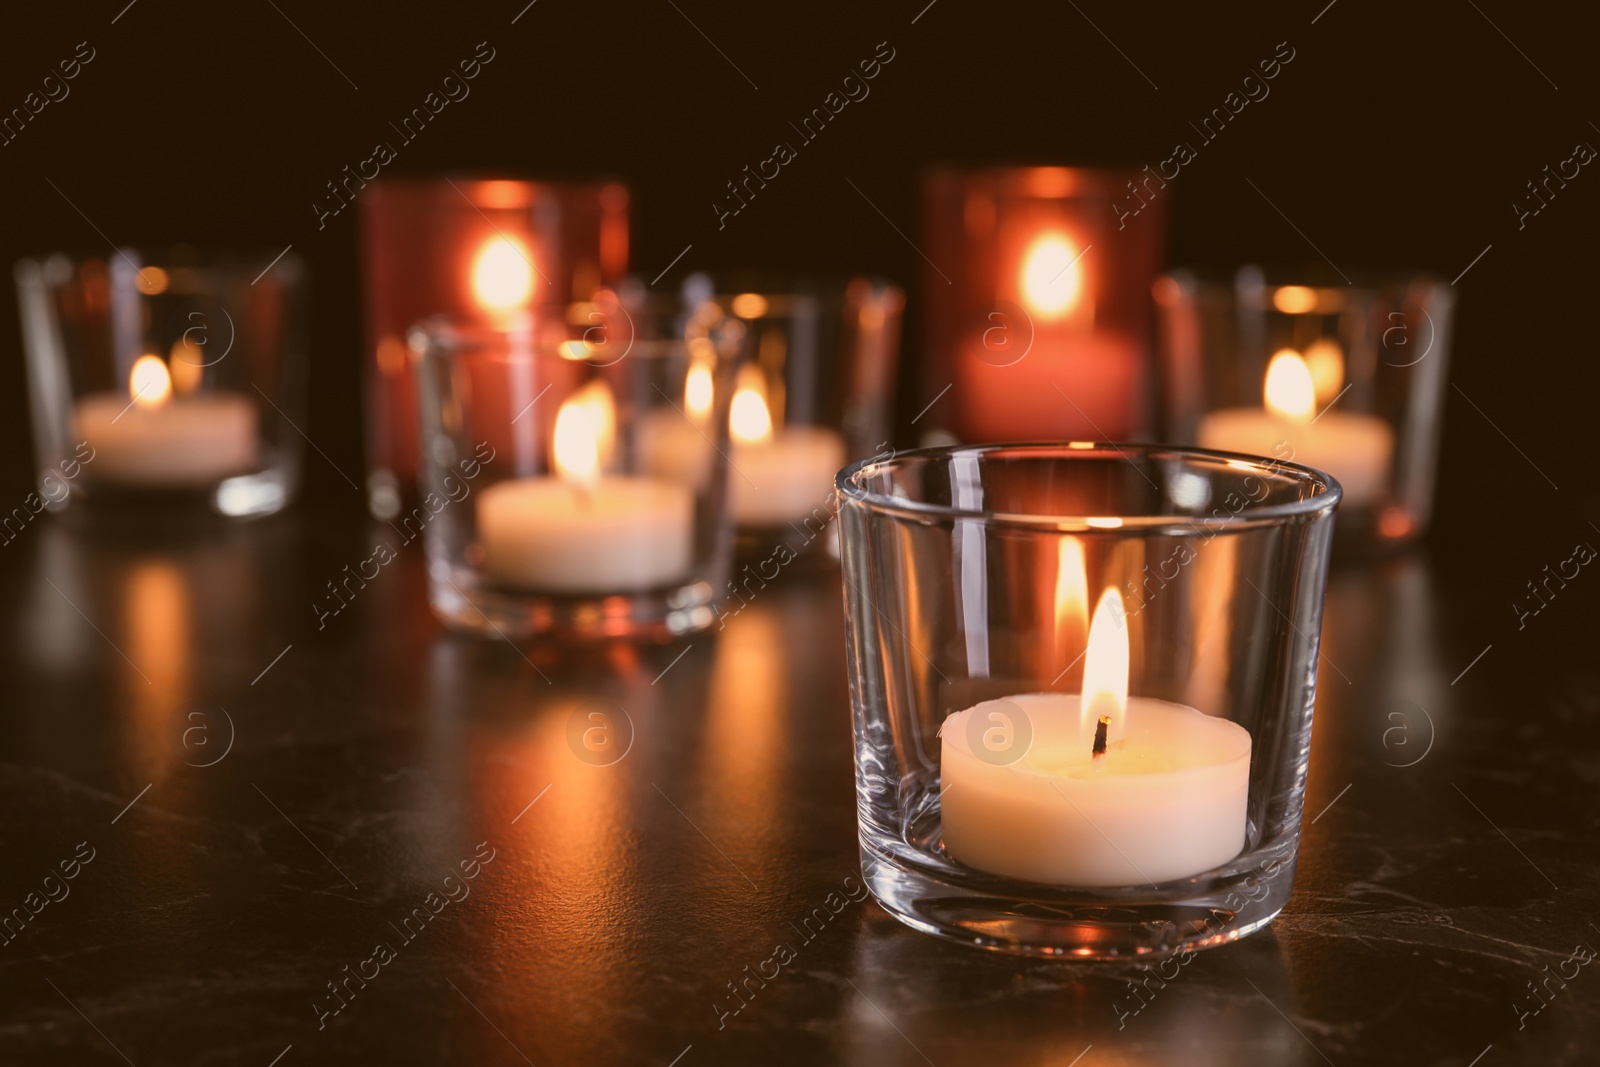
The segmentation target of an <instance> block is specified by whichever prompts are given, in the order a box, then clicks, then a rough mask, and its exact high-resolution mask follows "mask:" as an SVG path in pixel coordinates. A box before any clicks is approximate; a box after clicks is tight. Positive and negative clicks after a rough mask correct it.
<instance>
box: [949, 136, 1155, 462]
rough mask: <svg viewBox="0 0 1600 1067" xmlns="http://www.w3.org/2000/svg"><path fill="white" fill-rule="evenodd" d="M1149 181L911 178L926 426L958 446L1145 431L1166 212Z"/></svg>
mask: <svg viewBox="0 0 1600 1067" xmlns="http://www.w3.org/2000/svg"><path fill="white" fill-rule="evenodd" d="M1154 182H1159V179H1158V178H1153V177H1151V176H1150V175H1149V174H1147V173H1144V172H1140V171H1133V170H1127V171H1124V170H1102V169H1088V168H1079V167H1010V168H991V169H984V170H953V169H947V168H941V169H936V170H933V171H930V172H929V173H928V174H927V175H925V177H924V179H923V183H922V194H923V205H924V231H923V235H924V242H925V243H924V249H925V251H926V253H927V259H928V265H927V269H926V270H925V271H924V285H923V297H924V300H925V303H926V313H925V314H926V318H925V323H926V327H927V334H926V336H925V337H924V345H925V346H926V353H927V357H928V359H929V373H928V374H926V375H924V376H923V382H924V383H925V389H926V393H925V402H927V403H930V404H931V403H933V402H934V400H935V399H936V398H938V397H940V395H941V393H942V391H944V390H946V389H948V393H949V395H948V396H944V397H943V401H944V402H943V403H940V404H937V405H935V406H934V407H933V408H932V409H931V410H930V411H929V415H930V418H929V420H928V421H929V423H931V424H933V427H938V428H943V429H945V430H947V431H949V432H951V433H953V434H955V435H956V436H957V437H958V438H960V439H962V440H965V441H969V442H974V441H997V440H1005V441H1016V440H1027V439H1060V438H1069V439H1071V438H1097V439H1099V440H1127V439H1129V438H1131V437H1135V436H1138V435H1139V434H1140V433H1141V432H1142V431H1143V430H1144V429H1145V428H1146V426H1147V424H1148V421H1149V414H1150V410H1151V403H1150V396H1151V387H1152V382H1153V374H1152V370H1151V363H1152V360H1151V315H1150V306H1149V304H1150V297H1149V293H1150V284H1151V282H1152V280H1153V279H1154V278H1155V276H1156V273H1157V271H1158V270H1159V267H1160V258H1161V245H1162V236H1163V232H1164V215H1165V206H1166V204H1165V200H1163V199H1162V198H1161V196H1160V195H1159V189H1149V188H1147V187H1146V186H1147V184H1149V183H1154ZM1130 203H1131V204H1133V205H1134V206H1138V205H1141V204H1142V205H1143V208H1142V209H1141V210H1139V211H1138V212H1137V213H1135V212H1133V211H1131V210H1130V209H1129V207H1128V205H1129V204H1130Z"/></svg>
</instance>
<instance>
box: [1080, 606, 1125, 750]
mask: <svg viewBox="0 0 1600 1067" xmlns="http://www.w3.org/2000/svg"><path fill="white" fill-rule="evenodd" d="M1126 618H1127V612H1126V611H1125V610H1124V608H1123V606H1122V594H1121V593H1119V592H1117V590H1116V589H1114V588H1112V589H1107V590H1106V591H1105V592H1104V593H1102V594H1100V602H1099V603H1098V604H1096V605H1095V609H1094V618H1093V620H1091V621H1090V623H1089V649H1088V651H1087V652H1085V653H1084V656H1083V703H1082V706H1081V709H1080V715H1081V716H1082V720H1083V728H1084V736H1085V737H1092V736H1093V735H1094V730H1095V726H1096V725H1097V724H1098V723H1099V721H1100V717H1101V716H1102V715H1105V716H1109V717H1110V719H1111V724H1110V727H1109V728H1108V736H1109V738H1110V740H1112V741H1117V740H1120V739H1121V737H1122V734H1123V730H1124V729H1125V726H1126V722H1127V717H1128V624H1127V621H1126Z"/></svg>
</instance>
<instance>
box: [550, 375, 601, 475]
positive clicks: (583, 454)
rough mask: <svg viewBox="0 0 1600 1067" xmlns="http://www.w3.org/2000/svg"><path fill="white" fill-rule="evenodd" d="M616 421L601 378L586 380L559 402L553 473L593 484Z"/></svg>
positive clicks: (553, 450)
mask: <svg viewBox="0 0 1600 1067" xmlns="http://www.w3.org/2000/svg"><path fill="white" fill-rule="evenodd" d="M616 425H617V415H616V407H615V405H614V404H613V403H612V400H611V390H609V389H607V388H606V384H605V383H604V382H601V381H594V382H590V383H589V384H588V385H586V386H584V387H583V388H582V389H579V390H578V391H577V392H576V393H574V394H572V396H571V397H569V398H568V399H567V401H566V403H564V404H562V405H561V410H560V411H558V412H557V413H556V429H555V440H554V444H553V447H552V452H553V454H554V458H555V467H556V473H557V474H558V475H560V476H561V478H562V480H563V481H567V482H572V483H575V484H578V485H583V486H593V485H594V483H595V482H597V481H598V480H599V479H600V468H601V466H602V462H603V460H604V458H605V455H606V454H607V453H609V452H610V451H611V444H612V441H613V440H614V439H615V436H616Z"/></svg>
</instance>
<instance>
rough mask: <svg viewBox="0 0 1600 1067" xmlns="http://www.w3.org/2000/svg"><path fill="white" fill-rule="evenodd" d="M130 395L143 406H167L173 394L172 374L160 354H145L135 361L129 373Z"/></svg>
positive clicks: (136, 402)
mask: <svg viewBox="0 0 1600 1067" xmlns="http://www.w3.org/2000/svg"><path fill="white" fill-rule="evenodd" d="M128 395H130V396H131V397H133V402H134V403H135V404H138V405H139V406H140V407H142V408H159V407H165V406H166V403H167V400H168V398H170V397H171V396H172V375H170V374H168V373H167V365H166V364H165V363H163V362H162V361H161V357H160V356H152V355H144V356H140V357H139V358H138V359H136V360H134V361H133V370H132V371H130V372H129V373H128Z"/></svg>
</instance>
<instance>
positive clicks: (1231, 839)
mask: <svg viewBox="0 0 1600 1067" xmlns="http://www.w3.org/2000/svg"><path fill="white" fill-rule="evenodd" d="M838 488H839V496H840V518H841V530H842V536H843V540H844V569H845V578H846V621H847V624H848V631H849V639H850V642H851V656H850V659H849V663H850V669H851V692H852V694H853V699H854V702H855V709H854V710H855V725H856V768H857V783H858V795H859V808H858V811H859V815H860V838H861V848H862V858H863V863H864V869H865V871H866V873H867V875H868V878H869V884H870V885H871V887H872V890H873V892H874V894H875V895H876V896H877V897H878V899H879V902H880V903H882V904H883V906H884V907H885V908H886V909H887V910H889V911H890V912H891V913H892V914H894V915H895V916H896V917H897V918H899V919H901V920H902V921H903V922H905V923H907V924H908V925H910V926H913V927H915V928H917V929H920V930H924V931H926V932H930V933H935V934H939V935H941V936H945V937H949V938H952V939H956V940H960V941H963V942H965V943H968V944H977V945H979V946H982V947H986V948H992V949H998V950H1001V951H1006V952H1013V953H1019V954H1025V955H1038V956H1068V957H1083V958H1114V957H1128V956H1136V957H1137V956H1162V955H1167V954H1171V953H1174V952H1179V951H1182V950H1184V949H1187V948H1200V947H1206V946H1209V945H1214V944H1221V943H1223V942H1226V941H1231V940H1234V939H1236V938H1239V937H1242V936H1244V935H1246V934H1248V933H1250V932H1251V931H1253V930H1256V929H1259V928H1260V927H1262V926H1264V925H1265V924H1266V923H1267V922H1269V921H1270V920H1271V919H1272V918H1273V916H1275V915H1276V914H1277V912H1278V911H1279V910H1280V909H1281V908H1282V907H1283V905H1284V903H1285V902H1286V900H1287V899H1288V895H1289V890H1290V887H1291V883H1292V880H1293V873H1294V861H1295V847H1296V843H1297V841H1298V836H1299V824H1300V811H1301V807H1302V803H1303V798H1304V794H1305V774H1306V765H1305V752H1306V746H1307V744H1308V742H1309V737H1310V727H1311V721H1310V715H1311V706H1312V702H1311V697H1312V691H1313V687H1314V683H1315V677H1316V666H1317V660H1316V644H1315V640H1314V636H1313V637H1311V638H1308V637H1306V635H1307V634H1310V635H1315V634H1316V633H1317V632H1318V628H1319V625H1320V621H1321V612H1322V592H1323V585H1324V581H1325V576H1326V567H1327V558H1328V550H1329V546H1330V543H1331V537H1332V525H1333V518H1332V516H1333V509H1334V507H1335V506H1336V504H1337V503H1338V499H1339V491H1338V488H1337V486H1336V485H1335V484H1334V483H1333V482H1331V481H1330V480H1328V479H1327V478H1325V477H1324V476H1322V475H1319V474H1318V473H1317V472H1315V471H1312V470H1310V469H1308V468H1305V467H1303V466H1298V465H1293V464H1278V463H1270V462H1266V461H1261V462H1253V461H1245V460H1240V459H1230V458H1228V457H1226V456H1223V455H1219V454H1216V453H1207V452H1201V451H1196V450H1182V449H1170V448H1164V447H1158V446H1116V445H1103V446H1081V445H1061V446H1057V445H1017V446H988V447H970V448H966V447H952V448H938V449H922V450H918V451H914V452H907V453H901V454H899V455H897V456H895V457H893V458H890V459H887V460H882V461H876V460H874V461H866V462H864V463H858V464H855V465H853V466H852V467H850V468H847V469H846V470H845V471H844V472H843V473H841V475H840V476H839V480H838ZM1041 588H1044V589H1047V590H1048V595H1043V596H1042V595H1041V592H1040V590H1041ZM1091 603H1092V604H1093V605H1094V607H1093V610H1092V611H1090V610H1089V608H1088V605H1089V604H1091Z"/></svg>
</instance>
